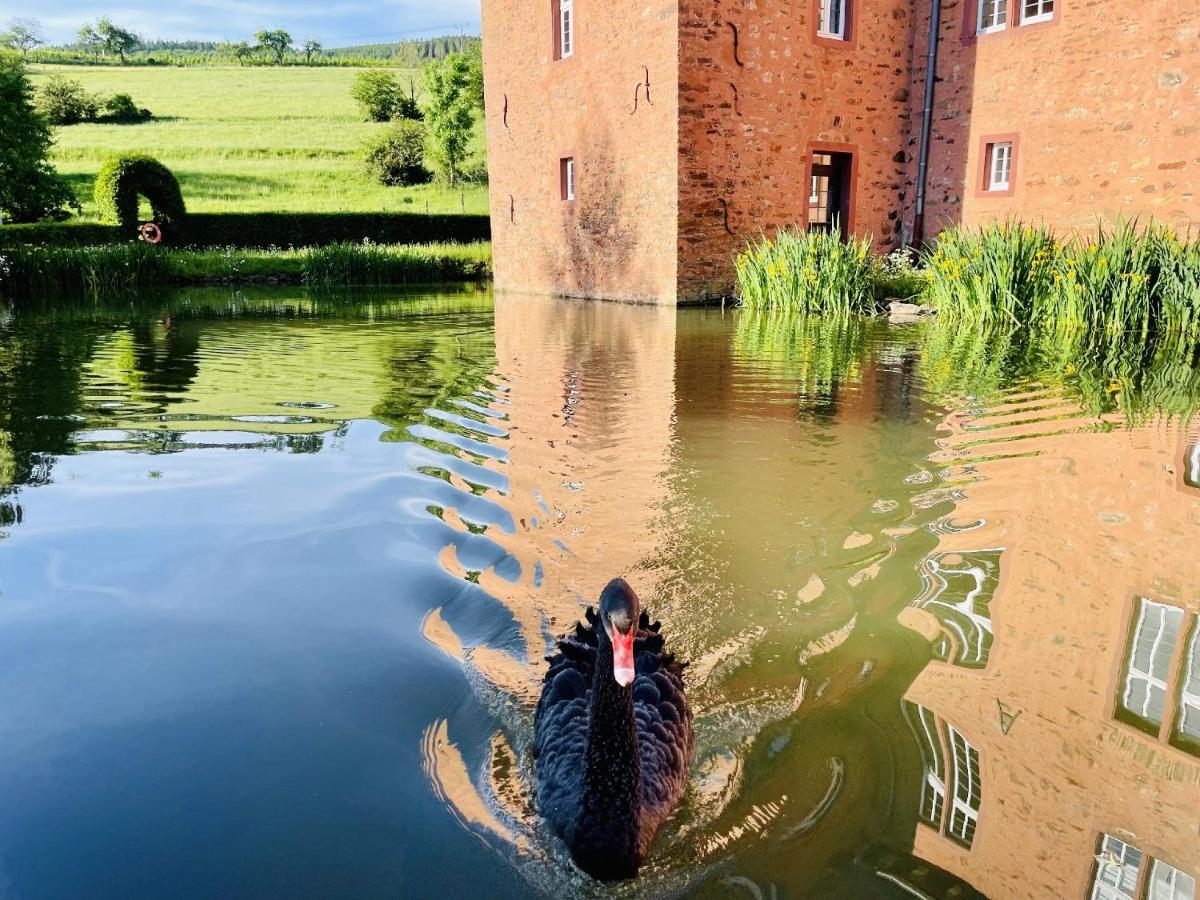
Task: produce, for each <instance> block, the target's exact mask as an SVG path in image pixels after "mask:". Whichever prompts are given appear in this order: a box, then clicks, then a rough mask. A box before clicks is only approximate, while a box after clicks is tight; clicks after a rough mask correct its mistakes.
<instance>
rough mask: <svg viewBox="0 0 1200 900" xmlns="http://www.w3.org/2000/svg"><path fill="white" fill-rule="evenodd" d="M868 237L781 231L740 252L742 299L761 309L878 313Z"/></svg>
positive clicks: (832, 232) (873, 265)
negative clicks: (844, 236)
mask: <svg viewBox="0 0 1200 900" xmlns="http://www.w3.org/2000/svg"><path fill="white" fill-rule="evenodd" d="M871 244H872V241H871V239H870V238H856V237H852V238H850V239H849V240H842V238H841V236H840V235H839V234H838V233H837V231H836V230H833V231H805V230H803V229H799V228H787V229H782V230H781V231H779V233H778V234H777V235H776V236H775V237H774V238H768V237H766V236H765V235H764V236H763V237H762V238H760V239H759V240H758V241H756V242H754V243H753V244H751V245H750V246H748V247H747V248H746V250H745V251H744V252H742V253H741V254H739V255H738V257H737V261H736V266H737V285H738V297H739V298H740V299H741V301H742V302H743V303H744V304H745V305H746V306H750V307H754V308H758V309H776V310H788V311H791V312H803V313H815V312H820V313H830V314H836V315H855V314H857V315H871V314H873V313H874V312H875V292H874V277H873V276H874V270H875V268H876V265H877V264H876V261H875V259H874V257H873V256H872V254H871Z"/></svg>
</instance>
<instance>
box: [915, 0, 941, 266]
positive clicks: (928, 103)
mask: <svg viewBox="0 0 1200 900" xmlns="http://www.w3.org/2000/svg"><path fill="white" fill-rule="evenodd" d="M941 20H942V0H931V3H930V10H929V51H928V52H927V53H926V55H925V109H924V111H923V112H922V113H921V149H920V153H919V155H918V161H917V211H916V215H914V216H913V243H914V244H915V245H917V246H920V245H921V244H922V243H923V242H924V240H925V180H926V178H927V176H928V173H929V134H930V131H931V130H932V127H933V85H934V79H935V78H936V77H937V50H938V27H939V26H940V25H941Z"/></svg>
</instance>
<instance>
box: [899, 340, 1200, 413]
mask: <svg viewBox="0 0 1200 900" xmlns="http://www.w3.org/2000/svg"><path fill="white" fill-rule="evenodd" d="M1198 350H1200V345H1198V344H1197V341H1196V340H1194V339H1190V338H1186V337H1184V336H1182V335H1158V336H1155V335H1143V334H1141V333H1121V334H1106V333H1103V332H1100V333H1097V332H1095V331H1088V330H1086V329H1081V328H1058V329H1055V330H1053V331H1045V330H1033V331H1030V330H1014V329H1010V328H1003V327H997V328H986V327H976V328H970V327H966V328H964V327H962V325H961V323H955V322H953V321H949V320H942V321H939V322H936V323H933V324H931V325H929V326H928V327H927V328H926V330H925V335H924V342H923V352H922V354H921V375H922V377H923V379H924V381H925V386H926V389H927V390H928V391H929V392H930V393H931V394H932V395H934V396H937V397H940V398H942V399H946V400H952V399H958V398H963V397H967V396H971V397H975V398H985V397H988V396H991V395H994V394H996V393H998V392H999V391H1001V390H1002V389H1003V388H1005V387H1008V386H1011V385H1013V384H1016V383H1020V382H1031V381H1032V382H1037V383H1039V384H1042V385H1043V386H1045V387H1047V388H1052V389H1060V390H1062V391H1063V392H1064V393H1066V394H1067V395H1069V396H1071V397H1073V398H1075V399H1076V400H1078V402H1079V403H1080V405H1081V406H1082V407H1083V409H1084V410H1085V411H1086V412H1088V413H1090V414H1093V415H1100V414H1104V413H1119V414H1121V415H1122V416H1123V417H1124V418H1125V419H1126V421H1128V422H1130V423H1136V422H1139V421H1142V420H1144V419H1146V418H1148V417H1151V416H1153V415H1155V414H1159V413H1162V414H1167V415H1174V416H1180V417H1182V418H1184V419H1190V418H1191V416H1192V415H1194V414H1195V412H1196V410H1197V408H1198V407H1200V370H1198V369H1197V367H1196V363H1197V353H1198Z"/></svg>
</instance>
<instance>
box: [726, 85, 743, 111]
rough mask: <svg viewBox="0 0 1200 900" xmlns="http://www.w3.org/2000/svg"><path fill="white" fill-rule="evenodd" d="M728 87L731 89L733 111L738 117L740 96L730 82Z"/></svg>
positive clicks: (735, 86) (740, 108) (740, 109)
mask: <svg viewBox="0 0 1200 900" xmlns="http://www.w3.org/2000/svg"><path fill="white" fill-rule="evenodd" d="M729 86H730V87H731V88H733V111H734V112H735V113H736V114H737V115H739V116H740V115H741V114H742V107H741V96H740V95H739V94H738V88H737V85H736V84H734V83H733V82H732V81H731V82H729Z"/></svg>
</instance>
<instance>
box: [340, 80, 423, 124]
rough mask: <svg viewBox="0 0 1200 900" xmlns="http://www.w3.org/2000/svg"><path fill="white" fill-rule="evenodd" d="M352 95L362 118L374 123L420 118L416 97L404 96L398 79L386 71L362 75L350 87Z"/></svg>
mask: <svg viewBox="0 0 1200 900" xmlns="http://www.w3.org/2000/svg"><path fill="white" fill-rule="evenodd" d="M350 96H351V97H353V98H354V99H355V100H356V101H358V105H359V106H360V107H361V108H362V111H363V115H365V116H366V117H367V118H368V119H370V120H371V121H372V122H387V121H390V120H392V119H413V120H417V119H420V118H421V110H420V108H419V107H418V106H417V101H416V98H415V97H412V96H410V95H407V94H405V93H404V89H403V88H402V87H401V86H400V82H399V81H397V80H396V76H395V75H393V74H392V73H391V72H386V71H384V70H383V69H367V70H366V71H365V72H359V74H358V77H357V78H355V79H354V85H353V87H351V88H350Z"/></svg>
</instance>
